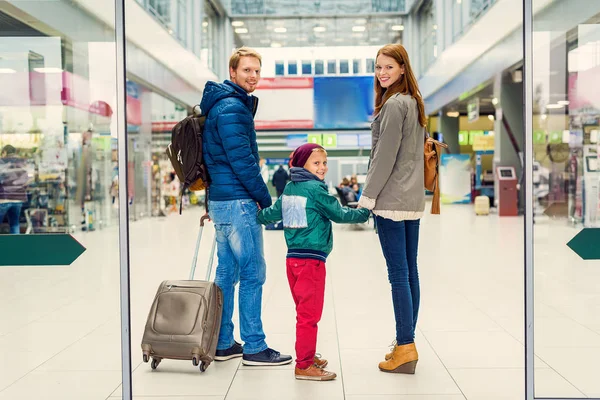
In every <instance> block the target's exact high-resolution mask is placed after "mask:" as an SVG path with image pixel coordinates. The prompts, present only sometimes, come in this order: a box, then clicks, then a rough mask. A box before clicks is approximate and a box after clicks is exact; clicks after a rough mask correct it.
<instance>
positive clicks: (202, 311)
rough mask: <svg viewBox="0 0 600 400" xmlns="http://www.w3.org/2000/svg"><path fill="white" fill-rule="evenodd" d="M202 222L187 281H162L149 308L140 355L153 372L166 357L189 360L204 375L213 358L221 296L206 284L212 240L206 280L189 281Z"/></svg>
mask: <svg viewBox="0 0 600 400" xmlns="http://www.w3.org/2000/svg"><path fill="white" fill-rule="evenodd" d="M206 219H208V216H207V215H205V216H203V217H202V218H201V219H200V232H199V234H198V239H197V241H196V250H195V253H194V260H193V262H192V269H191V271H190V277H189V280H187V281H185V280H181V281H164V282H162V283H161V284H160V286H159V287H158V291H157V292H156V296H155V297H154V302H153V303H152V307H151V308H150V313H149V314H148V320H147V322H146V328H145V330H144V336H143V338H142V352H143V359H144V362H148V361H150V358H152V363H151V366H152V369H156V367H158V364H160V362H161V361H162V359H163V358H170V359H174V360H192V363H193V365H194V366H199V367H200V371H201V372H204V371H205V370H206V368H207V367H208V366H209V365H210V363H211V362H213V360H214V358H215V351H216V349H217V342H218V339H219V330H220V328H221V313H222V310H223V293H222V292H221V289H220V288H219V287H218V286H217V285H215V283H214V282H210V274H211V270H212V263H213V259H214V253H215V247H216V238H215V239H213V244H212V250H211V254H210V260H209V263H208V269H207V272H206V280H205V281H195V280H193V279H194V272H195V270H196V262H197V260H198V249H199V248H200V240H201V239H202V231H203V229H204V221H205V220H206Z"/></svg>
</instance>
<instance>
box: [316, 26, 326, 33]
mask: <svg viewBox="0 0 600 400" xmlns="http://www.w3.org/2000/svg"><path fill="white" fill-rule="evenodd" d="M326 30H327V28H325V27H324V26H315V27H314V28H313V31H315V32H325V31H326Z"/></svg>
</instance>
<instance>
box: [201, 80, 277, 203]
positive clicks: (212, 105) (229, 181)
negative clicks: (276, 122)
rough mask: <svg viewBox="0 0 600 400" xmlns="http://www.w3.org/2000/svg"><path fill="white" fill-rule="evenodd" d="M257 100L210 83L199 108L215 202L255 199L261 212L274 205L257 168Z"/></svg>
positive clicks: (227, 84)
mask: <svg viewBox="0 0 600 400" xmlns="http://www.w3.org/2000/svg"><path fill="white" fill-rule="evenodd" d="M257 106H258V99H257V98H256V97H254V96H250V95H248V94H247V93H246V91H244V89H242V88H241V87H239V86H238V85H236V84H235V83H233V82H230V81H225V82H224V83H216V82H207V83H206V86H205V87H204V94H203V96H202V102H201V103H200V108H201V109H202V112H203V113H205V114H207V118H206V123H205V125H204V138H203V151H204V160H205V162H206V166H207V167H208V173H209V175H210V178H211V180H212V181H211V185H210V189H209V195H208V198H209V199H210V200H213V201H226V200H238V199H252V200H254V201H256V202H258V204H259V205H260V207H261V208H266V207H269V206H270V205H271V204H272V200H271V195H270V194H269V191H268V189H267V185H266V184H265V182H264V181H263V179H262V176H261V174H260V167H259V166H258V162H259V157H258V144H257V143H256V132H255V131H254V114H255V113H256V108H257Z"/></svg>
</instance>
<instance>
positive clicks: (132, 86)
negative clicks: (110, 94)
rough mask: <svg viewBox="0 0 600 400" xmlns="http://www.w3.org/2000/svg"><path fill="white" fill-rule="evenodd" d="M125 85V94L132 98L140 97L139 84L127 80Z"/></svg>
mask: <svg viewBox="0 0 600 400" xmlns="http://www.w3.org/2000/svg"><path fill="white" fill-rule="evenodd" d="M125 87H126V90H127V96H131V97H133V98H134V99H138V98H139V97H140V86H139V85H138V84H137V83H135V82H133V81H129V80H128V81H127V84H126V85H125Z"/></svg>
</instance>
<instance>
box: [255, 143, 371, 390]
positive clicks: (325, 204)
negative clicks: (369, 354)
mask: <svg viewBox="0 0 600 400" xmlns="http://www.w3.org/2000/svg"><path fill="white" fill-rule="evenodd" d="M291 165H292V169H291V170H290V173H291V178H292V181H291V182H290V183H288V184H287V186H286V187H285V190H284V191H283V195H282V196H281V197H280V198H279V199H278V200H277V202H276V203H275V204H273V205H272V206H271V207H269V208H266V209H263V210H261V211H260V212H259V213H258V221H259V222H260V223H261V224H269V223H271V222H276V221H281V220H283V226H284V231H285V241H286V243H287V247H288V253H287V260H286V266H287V276H288V281H289V283H290V289H291V291H292V297H293V298H294V302H295V303H296V369H295V375H296V379H305V380H314V381H329V380H332V379H335V377H336V374H335V373H333V372H329V371H326V370H325V369H324V368H325V366H327V360H325V359H322V358H319V357H316V356H315V354H316V353H315V352H316V348H317V329H318V328H317V323H318V322H319V320H320V319H321V314H322V312H323V300H324V297H325V260H326V258H327V255H328V254H329V253H330V252H331V249H332V247H333V235H332V230H331V221H334V222H338V223H358V222H366V221H367V220H368V219H369V210H366V209H358V210H356V209H350V208H347V207H342V206H341V205H340V203H339V202H338V201H337V199H336V198H335V197H333V196H331V195H330V194H329V191H328V189H327V185H326V184H325V183H324V182H323V179H325V174H326V173H327V170H328V167H327V152H326V151H325V149H324V148H323V147H321V146H319V145H318V144H314V143H307V144H304V145H302V146H300V147H298V148H297V149H296V151H295V152H294V153H293V156H292V160H291Z"/></svg>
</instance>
